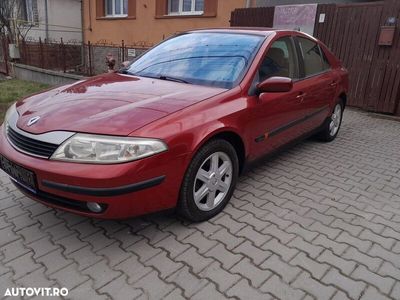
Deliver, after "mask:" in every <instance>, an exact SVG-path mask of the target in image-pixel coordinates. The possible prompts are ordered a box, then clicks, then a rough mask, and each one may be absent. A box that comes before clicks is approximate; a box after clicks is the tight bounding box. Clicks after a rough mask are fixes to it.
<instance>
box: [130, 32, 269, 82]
mask: <svg viewBox="0 0 400 300" xmlns="http://www.w3.org/2000/svg"><path fill="white" fill-rule="evenodd" d="M263 39H264V37H263V36H258V35H248V34H230V33H209V32H196V33H187V34H182V35H179V36H176V37H174V38H171V39H168V40H166V41H165V42H163V43H161V44H159V45H158V46H156V47H155V48H153V49H151V50H150V51H148V52H147V53H146V54H144V55H143V56H141V57H140V58H139V59H138V60H136V61H135V62H133V63H132V64H131V65H130V66H129V68H128V70H127V72H128V73H129V74H133V75H137V76H143V77H151V78H162V79H175V80H176V81H182V82H187V83H191V84H197V85H206V86H215V87H221V88H228V89H229V88H232V87H233V86H235V85H237V83H238V82H239V81H240V80H241V79H242V78H243V76H244V74H245V73H246V70H247V67H248V66H249V64H250V63H251V61H252V59H253V57H254V55H255V53H256V52H257V50H258V48H259V46H260V44H261V43H262V41H263Z"/></svg>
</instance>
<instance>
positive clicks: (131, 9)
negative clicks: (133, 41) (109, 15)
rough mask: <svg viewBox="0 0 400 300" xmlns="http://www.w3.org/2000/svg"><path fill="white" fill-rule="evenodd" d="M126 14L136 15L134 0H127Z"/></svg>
mask: <svg viewBox="0 0 400 300" xmlns="http://www.w3.org/2000/svg"><path fill="white" fill-rule="evenodd" d="M128 16H129V17H133V18H134V17H136V0H128Z"/></svg>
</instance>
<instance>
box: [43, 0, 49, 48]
mask: <svg viewBox="0 0 400 300" xmlns="http://www.w3.org/2000/svg"><path fill="white" fill-rule="evenodd" d="M47 4H48V3H47V0H44V14H45V26H46V28H45V30H46V41H48V40H49V11H48V5H47Z"/></svg>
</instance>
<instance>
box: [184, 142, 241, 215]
mask: <svg viewBox="0 0 400 300" xmlns="http://www.w3.org/2000/svg"><path fill="white" fill-rule="evenodd" d="M238 173H239V162H238V157H237V154H236V151H235V149H234V148H233V146H232V145H231V144H230V143H229V142H227V141H225V140H220V139H218V140H212V141H210V142H208V143H207V144H206V145H204V146H203V147H202V148H201V149H200V150H199V151H198V153H197V154H196V155H195V156H194V158H193V160H192V162H191V163H190V165H189V168H188V170H187V172H186V175H185V178H184V180H183V184H182V188H181V193H180V199H179V203H178V212H179V213H180V214H181V215H182V216H184V217H185V218H187V219H189V220H191V221H194V222H199V221H205V220H208V219H210V218H211V217H213V216H215V215H216V214H218V213H219V212H220V211H222V210H223V208H224V207H225V205H226V204H227V203H228V201H229V200H230V198H231V197H232V194H233V191H234V189H235V186H236V182H237V178H238Z"/></svg>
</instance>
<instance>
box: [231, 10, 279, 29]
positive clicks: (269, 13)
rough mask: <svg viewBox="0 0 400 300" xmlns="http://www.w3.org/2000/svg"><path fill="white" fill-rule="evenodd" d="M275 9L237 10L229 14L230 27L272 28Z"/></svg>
mask: <svg viewBox="0 0 400 300" xmlns="http://www.w3.org/2000/svg"><path fill="white" fill-rule="evenodd" d="M274 12H275V7H258V8H238V9H235V10H234V11H233V12H232V14H231V20H230V23H231V26H232V27H235V26H244V27H247V26H249V27H272V26H273V25H274Z"/></svg>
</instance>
